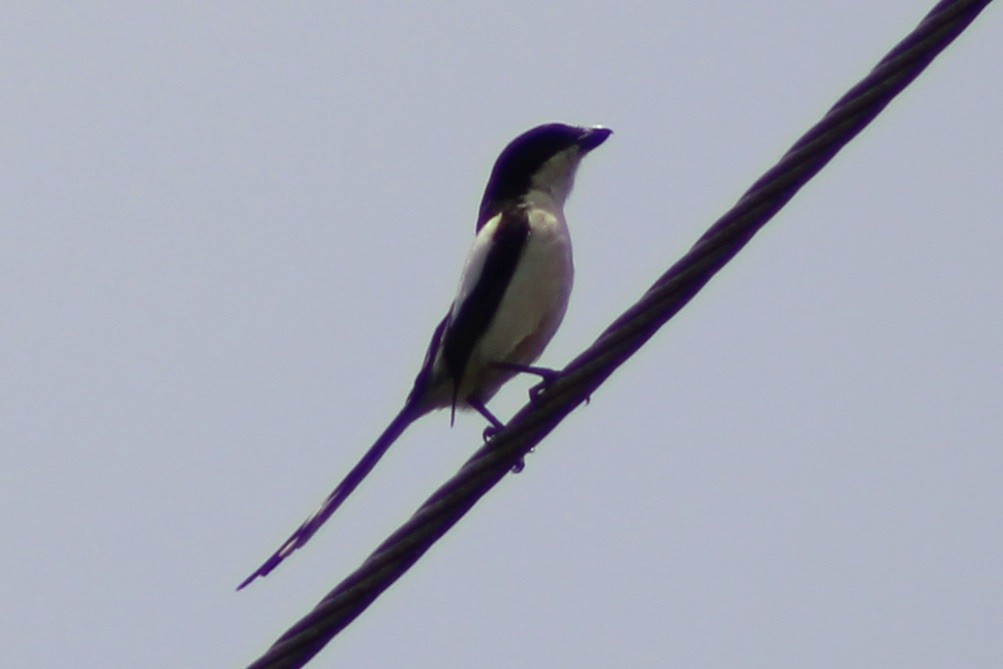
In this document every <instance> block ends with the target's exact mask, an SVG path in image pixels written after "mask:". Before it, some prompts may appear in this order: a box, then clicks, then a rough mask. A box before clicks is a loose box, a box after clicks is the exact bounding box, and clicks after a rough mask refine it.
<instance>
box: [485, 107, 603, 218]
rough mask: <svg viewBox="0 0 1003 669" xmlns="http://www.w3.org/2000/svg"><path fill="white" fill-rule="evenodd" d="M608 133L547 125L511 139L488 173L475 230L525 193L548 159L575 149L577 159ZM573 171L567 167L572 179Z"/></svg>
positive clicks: (573, 166) (598, 129)
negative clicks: (489, 174) (488, 176)
mask: <svg viewBox="0 0 1003 669" xmlns="http://www.w3.org/2000/svg"><path fill="white" fill-rule="evenodd" d="M612 133H613V131H612V130H610V129H608V128H601V127H593V128H582V127H578V126H572V125H565V124H563V123H547V124H546V125H540V126H537V127H535V128H533V129H532V130H527V131H526V132H524V133H522V134H521V135H519V136H518V137H516V138H515V139H513V140H512V141H511V142H509V145H508V146H506V147H505V149H504V150H502V152H501V155H499V156H498V160H496V161H495V166H494V168H493V169H492V170H491V176H490V178H488V185H487V187H486V188H485V189H484V197H483V198H482V199H481V207H480V211H479V213H478V217H477V227H478V228H480V227H481V226H482V225H483V224H484V223H485V222H487V221H488V220H489V219H490V218H491V217H492V216H494V215H495V214H497V213H498V212H499V211H501V209H502V208H504V207H505V206H507V205H508V204H510V203H512V202H515V201H518V199H519V198H520V197H522V196H523V195H525V194H526V193H528V192H529V190H530V188H531V186H532V185H533V178H534V177H535V176H536V175H537V174H539V173H540V170H541V168H542V167H543V166H544V165H545V164H546V163H547V161H549V160H550V159H551V158H553V157H555V156H557V155H559V154H561V153H562V152H565V151H567V150H568V149H572V148H574V149H577V153H576V157H581V156H583V155H585V154H586V153H588V152H589V151H591V150H592V149H594V148H596V147H597V146H599V145H600V144H602V143H603V142H604V141H606V138H607V137H609V136H610V135H611V134H612ZM575 167H577V162H574V163H573V164H572V166H571V174H570V176H571V177H572V178H573V177H574V168H575Z"/></svg>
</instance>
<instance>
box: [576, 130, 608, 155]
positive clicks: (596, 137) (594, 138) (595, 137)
mask: <svg viewBox="0 0 1003 669" xmlns="http://www.w3.org/2000/svg"><path fill="white" fill-rule="evenodd" d="M612 134H613V131H612V130H610V129H609V128H604V127H602V126H600V125H597V126H593V127H591V128H583V132H582V136H581V137H580V138H579V139H578V146H579V147H581V149H582V153H588V152H589V151H591V150H592V149H594V148H596V147H597V146H599V145H600V144H602V143H603V142H605V141H606V139H607V138H608V137H609V136H610V135H612Z"/></svg>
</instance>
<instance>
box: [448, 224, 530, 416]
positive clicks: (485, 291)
mask: <svg viewBox="0 0 1003 669" xmlns="http://www.w3.org/2000/svg"><path fill="white" fill-rule="evenodd" d="M527 239H529V217H528V215H527V211H526V209H525V208H524V207H511V208H508V209H505V210H504V211H502V213H501V219H500V220H499V222H498V227H497V228H495V231H494V236H493V238H492V240H491V244H490V246H489V248H488V252H487V256H486V257H485V258H484V266H483V267H482V269H481V274H480V276H479V277H477V280H476V283H475V284H474V287H473V289H472V290H471V291H470V292H469V293H468V294H467V296H466V298H465V299H464V300H463V302H462V303H460V304H459V305H458V309H456V311H455V314H454V317H453V318H452V320H451V321H450V322H449V323H448V325H447V326H446V329H445V332H444V333H443V335H442V355H443V359H444V360H445V363H446V369H447V370H448V371H449V375H450V377H452V379H453V410H454V411H455V410H456V401H457V399H458V398H457V397H456V393H457V392H458V391H459V387H460V382H461V380H462V379H463V373H464V371H465V370H466V367H467V362H468V361H469V360H470V354H471V353H472V352H473V350H474V346H475V345H476V344H477V342H478V340H480V338H481V336H482V335H483V334H484V333H485V332H486V331H487V329H488V326H490V325H491V321H492V319H494V316H495V313H496V312H497V311H498V305H499V304H501V301H502V298H503V297H504V296H505V291H506V290H507V289H508V285H509V282H510V281H511V280H512V275H513V274H515V268H516V266H517V265H518V264H519V258H520V257H521V256H522V252H523V249H524V248H525V247H526V240H527Z"/></svg>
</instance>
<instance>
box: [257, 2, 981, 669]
mask: <svg viewBox="0 0 1003 669" xmlns="http://www.w3.org/2000/svg"><path fill="white" fill-rule="evenodd" d="M989 2H990V0H944V1H943V2H940V3H939V4H937V6H936V7H934V8H933V10H932V11H931V12H930V13H929V14H928V15H927V16H926V18H924V19H923V21H922V22H920V24H919V26H917V27H916V29H915V30H914V31H913V32H912V33H910V34H909V35H908V36H907V37H906V38H905V39H903V40H902V41H901V42H900V43H899V44H898V45H897V46H895V48H894V49H892V50H891V52H890V53H889V54H888V55H887V56H885V57H884V58H883V59H882V60H881V62H880V63H878V65H877V67H875V68H874V70H872V71H871V73H870V74H868V75H867V77H866V78H864V80H863V81H861V82H860V83H858V84H857V85H856V86H854V87H853V88H852V89H851V90H850V91H849V92H848V93H847V94H846V95H844V96H843V97H842V98H840V100H839V101H838V102H837V103H836V104H835V105H834V106H833V107H832V109H830V110H829V112H828V113H827V114H826V115H825V117H824V118H823V119H822V120H821V121H820V122H819V123H817V124H816V125H815V126H814V127H813V128H811V129H810V130H809V131H808V132H807V133H805V135H804V136H802V137H801V139H799V140H798V141H797V142H796V143H795V144H794V146H793V147H791V149H790V150H789V151H788V152H787V153H786V154H785V155H784V156H783V158H781V159H780V161H779V162H778V163H777V164H776V165H775V166H774V167H773V168H771V169H770V170H769V171H768V172H767V173H766V174H765V175H763V176H762V177H761V178H760V179H759V180H758V181H756V183H755V184H753V186H752V188H750V189H749V190H748V191H747V192H746V193H745V195H743V196H742V197H741V199H740V200H739V202H738V204H736V205H735V206H734V207H733V208H732V209H731V210H730V211H728V212H727V213H725V214H724V216H722V217H721V218H720V219H718V221H717V222H716V223H714V225H712V226H711V227H710V229H709V230H708V231H707V232H706V233H705V234H704V235H703V236H702V237H701V238H700V239H699V240H698V241H697V243H696V244H695V245H694V246H693V248H692V249H690V251H689V252H688V253H687V254H686V255H685V256H683V258H682V259H680V260H679V261H678V262H676V263H675V264H674V265H673V266H672V267H671V268H669V270H668V271H666V272H665V273H664V274H663V275H662V276H661V277H659V279H658V280H657V281H656V282H655V284H654V285H653V286H652V287H651V288H650V289H649V290H648V291H647V292H646V293H645V294H644V296H643V297H642V298H641V299H640V300H639V301H638V302H637V303H636V304H634V305H633V306H632V307H630V308H629V309H628V310H627V311H626V312H625V313H624V314H623V315H622V316H621V317H620V318H618V319H617V320H616V321H615V322H614V323H613V324H612V325H610V326H609V327H608V328H607V329H606V331H605V332H603V333H602V334H601V335H600V336H599V338H598V339H597V340H596V341H595V343H594V344H592V346H590V347H589V348H588V349H587V350H585V351H584V352H583V353H582V354H581V355H579V356H578V357H577V358H575V359H574V360H573V361H572V362H571V363H570V364H569V365H568V366H567V367H566V368H565V369H564V370H562V372H561V373H560V376H559V377H558V378H557V380H555V381H554V382H553V383H552V384H551V385H549V386H547V388H546V389H545V391H544V392H543V393H541V394H540V395H539V397H538V398H536V400H535V401H534V402H531V403H529V404H527V405H526V406H525V407H523V408H522V409H521V410H520V411H519V412H518V413H517V414H516V415H515V416H514V417H513V418H512V419H511V420H510V421H509V423H508V425H506V426H505V428H504V429H502V430H501V431H500V432H498V434H497V435H495V437H494V438H493V439H491V441H490V442H489V443H488V444H486V445H485V446H484V447H482V448H481V449H480V450H478V451H477V453H475V454H474V455H473V457H472V458H471V459H470V460H468V461H467V463H466V464H465V465H464V466H463V467H462V468H461V469H460V471H459V472H457V474H456V475H455V476H453V478H451V479H450V480H449V481H447V482H446V483H445V484H444V485H443V486H442V487H441V488H439V490H437V491H436V492H435V493H434V494H433V495H432V496H431V497H430V498H429V499H428V501H427V502H425V504H423V505H422V506H421V508H419V509H418V511H417V512H416V513H415V514H414V516H412V517H411V518H410V520H408V521H407V522H406V523H405V524H404V525H403V526H401V527H400V528H399V529H398V530H397V531H396V532H394V533H393V534H392V535H391V536H390V537H389V538H388V539H387V540H386V541H384V542H383V544H381V545H380V547H379V548H377V549H376V551H375V552H374V553H373V554H372V555H370V556H369V558H367V559H366V561H365V562H364V563H363V564H362V566H361V567H359V568H358V569H357V570H356V571H355V572H353V573H352V574H350V575H349V576H348V577H347V578H346V579H345V580H344V581H342V582H341V583H340V584H339V585H338V586H337V587H335V588H334V590H332V591H331V592H330V593H328V595H327V596H326V597H324V599H323V600H321V602H320V603H319V604H318V605H317V606H316V608H314V609H313V610H312V611H311V612H310V613H308V614H307V615H306V616H305V617H304V618H302V619H301V620H300V621H299V622H297V623H296V624H295V625H293V626H292V627H291V628H290V629H289V630H288V631H287V632H286V633H285V634H283V635H282V636H281V637H280V638H279V639H278V641H276V642H275V644H274V645H272V647H271V648H269V649H268V651H267V652H266V653H265V654H264V655H263V656H262V657H261V658H259V659H258V660H257V661H255V662H254V663H253V664H251V665H250V666H249V669H294V668H296V667H302V666H304V665H305V664H306V663H307V662H309V660H310V659H311V658H312V657H313V656H314V655H316V654H317V653H318V652H319V651H320V650H321V648H323V647H324V646H325V645H326V644H327V643H328V642H329V641H330V640H331V639H332V638H334V636H335V635H336V634H337V633H338V632H340V631H341V630H342V629H344V628H345V627H346V626H347V625H348V624H349V623H351V622H352V621H353V620H354V619H355V618H356V617H357V616H358V615H359V614H360V613H361V612H362V611H364V610H365V609H366V607H368V606H369V604H370V603H372V602H373V601H374V600H375V599H376V598H377V597H378V596H379V595H380V593H382V592H383V591H384V590H386V589H387V588H388V587H390V585H391V584H393V583H394V581H396V580H397V579H398V578H400V577H401V576H402V575H403V574H404V572H405V571H407V570H408V568H410V567H411V565H413V564H414V563H415V562H416V561H417V560H418V558H420V557H421V556H422V555H423V554H424V553H425V551H427V550H428V549H429V548H431V546H432V545H433V544H434V543H435V542H436V541H437V540H438V539H439V537H441V536H442V535H443V534H445V532H446V531H448V530H449V528H451V527H452V526H453V525H454V524H455V523H456V522H457V521H458V520H459V519H460V518H461V517H463V515H464V514H466V512H467V511H468V510H470V508H471V507H473V505H474V504H475V503H476V502H477V500H479V499H480V498H481V497H482V496H483V495H484V494H485V493H487V491H488V490H490V489H491V488H492V487H494V485H495V484H496V483H498V481H500V480H501V479H502V478H503V477H504V476H505V474H507V473H508V472H509V471H510V470H511V469H512V468H513V467H515V466H517V465H518V464H520V463H521V461H522V458H523V457H524V456H525V455H526V454H527V453H529V451H530V449H532V448H533V447H535V446H536V445H537V444H538V443H539V442H540V441H541V440H542V439H543V438H544V437H545V436H546V435H547V434H548V433H549V432H550V431H551V430H552V429H554V427H556V426H557V424H558V423H560V422H561V420H563V419H564V417H565V416H567V415H568V414H569V413H571V411H572V410H573V409H574V408H575V407H576V406H578V405H579V404H581V403H582V402H584V401H585V400H586V399H587V398H588V397H589V396H590V395H591V394H592V393H593V392H594V391H595V390H596V389H597V388H598V387H599V386H600V385H601V384H602V383H603V381H605V380H606V378H607V377H609V375H610V374H612V373H613V372H614V371H615V370H616V368H617V367H619V366H620V365H621V364H623V362H625V361H626V360H627V359H628V358H629V357H630V356H631V355H633V354H634V353H635V352H636V351H637V350H638V349H639V348H640V347H641V346H642V345H643V344H644V343H645V342H646V341H647V340H648V339H650V338H651V337H652V335H654V334H655V332H657V331H658V329H659V328H661V326H662V325H664V324H665V323H666V322H667V321H668V320H669V319H670V318H672V316H674V315H675V314H676V312H678V311H679V310H680V309H682V308H683V307H684V306H685V305H686V304H687V303H688V302H689V301H690V300H691V299H692V298H693V296H694V295H696V294H697V292H699V291H700V289H701V288H703V286H704V285H705V284H706V283H707V282H708V281H709V280H710V279H711V277H713V276H714V274H716V273H717V271H718V270H720V269H721V268H722V267H723V266H724V265H725V264H726V263H727V262H728V261H729V260H731V258H732V257H734V256H735V255H736V254H737V253H738V252H739V251H740V250H741V249H742V247H743V246H745V244H746V243H748V241H749V240H750V239H752V237H753V235H755V234H756V232H758V231H759V229H760V228H762V227H763V226H764V225H765V224H766V223H767V221H769V220H770V219H771V218H772V217H773V215H774V214H776V213H777V212H778V211H779V210H780V209H781V208H782V207H783V206H784V205H785V204H786V203H787V202H788V201H789V200H790V199H791V198H792V197H794V195H795V194H796V193H797V191H798V190H800V188H801V187H802V186H803V185H804V184H805V183H807V182H808V180H810V179H811V178H812V177H813V176H815V174H817V173H818V172H819V171H820V170H821V169H822V168H823V167H824V166H825V165H826V164H827V163H828V162H829V161H830V160H831V159H832V158H833V156H835V155H836V153H837V152H838V151H839V150H840V149H842V148H843V147H844V146H845V145H846V144H847V143H849V142H850V140H852V139H853V138H854V137H855V136H856V135H857V134H858V133H859V132H860V131H861V130H863V129H864V127H866V126H867V124H869V123H870V122H871V121H872V120H873V119H874V118H875V117H876V116H877V115H878V114H879V113H880V112H881V110H882V109H884V107H885V106H886V105H887V104H888V103H889V102H891V100H892V99H893V98H894V97H895V96H896V95H898V94H899V93H900V92H901V91H902V90H903V89H905V87H906V86H908V85H909V84H910V83H911V82H912V81H913V80H914V79H915V78H916V77H917V76H919V74H920V73H921V72H922V71H923V70H924V69H925V68H926V66H927V65H929V64H930V63H931V62H932V61H933V59H934V58H935V57H936V56H937V55H938V54H939V53H940V52H941V51H943V50H944V49H945V48H946V47H947V45H948V44H950V43H951V42H952V41H953V40H954V39H955V38H956V37H957V36H958V35H960V34H961V32H962V31H964V30H965V28H967V27H968V25H969V24H970V23H971V22H972V21H973V20H974V19H975V17H976V16H978V14H979V13H980V12H981V11H982V10H983V9H985V8H986V7H987V6H988V5H989Z"/></svg>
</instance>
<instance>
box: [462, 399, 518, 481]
mask: <svg viewBox="0 0 1003 669" xmlns="http://www.w3.org/2000/svg"><path fill="white" fill-rule="evenodd" d="M467 405H468V406H470V408H472V409H474V410H475V411H476V412H477V413H479V414H480V415H482V416H484V417H485V418H486V419H487V420H488V422H489V423H491V424H490V425H488V426H487V427H486V428H484V432H482V433H481V436H483V437H484V441H487V440H488V439H490V438H491V437H493V436H495V435H496V434H498V431H499V430H501V429H502V428H503V427H505V425H504V424H502V422H501V421H500V420H498V419H497V418H495V415H494V414H493V413H491V412H490V411H488V408H487V407H486V406H484V402H482V401H480V400H479V399H477V398H476V397H468V398H467ZM525 467H526V462H525V460H523V459H522V458H519V461H518V462H516V463H515V464H514V465H512V473H513V474H518V473H519V472H521V471H522V470H523V469H524V468H525Z"/></svg>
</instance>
